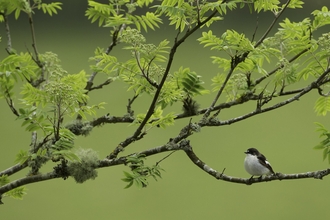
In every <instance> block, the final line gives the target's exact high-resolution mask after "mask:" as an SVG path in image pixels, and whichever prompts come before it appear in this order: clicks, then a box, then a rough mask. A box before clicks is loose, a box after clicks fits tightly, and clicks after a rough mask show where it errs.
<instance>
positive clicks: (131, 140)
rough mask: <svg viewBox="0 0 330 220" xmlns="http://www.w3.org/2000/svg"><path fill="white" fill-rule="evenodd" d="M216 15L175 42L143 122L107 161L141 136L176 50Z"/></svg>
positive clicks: (212, 15)
mask: <svg viewBox="0 0 330 220" xmlns="http://www.w3.org/2000/svg"><path fill="white" fill-rule="evenodd" d="M216 14H217V11H216V10H215V11H214V12H213V13H212V14H211V15H210V16H209V17H208V18H206V19H205V20H204V21H202V22H201V23H199V24H197V25H196V26H195V27H194V28H192V29H191V30H190V31H187V32H186V33H185V35H184V36H183V37H182V38H180V39H179V40H177V39H176V40H175V42H174V45H173V47H172V48H171V51H170V54H169V58H168V62H167V66H166V69H165V72H164V75H163V77H162V79H161V81H160V83H159V85H158V88H157V90H156V92H155V95H154V97H153V100H152V102H151V104H150V107H149V109H148V112H147V114H146V116H145V118H144V119H143V121H142V122H141V124H140V125H139V127H138V128H137V129H136V131H135V132H134V134H133V135H132V136H131V137H128V138H126V140H124V141H123V142H121V143H120V144H119V145H118V146H117V147H116V148H115V149H114V150H113V152H111V153H110V155H109V156H108V158H109V159H112V158H115V157H117V155H118V154H119V153H120V152H121V151H122V150H123V149H124V148H125V147H127V146H128V145H129V144H131V143H132V142H134V141H135V140H136V139H137V138H139V135H141V132H142V129H143V128H144V126H145V125H146V124H147V122H148V120H149V119H150V117H151V116H152V114H153V112H154V109H155V106H156V103H157V100H158V97H159V95H160V92H161V90H162V88H163V85H164V84H165V81H166V79H167V76H168V74H169V72H170V69H171V66H172V62H173V59H174V55H175V53H176V50H177V48H178V47H179V46H180V45H181V44H182V43H183V42H184V41H185V40H186V39H187V38H188V37H189V36H190V35H191V34H193V33H194V32H195V31H197V30H198V29H199V28H200V27H201V26H203V25H204V24H205V23H206V22H208V21H209V20H210V19H211V18H212V17H214V16H215V15H216Z"/></svg>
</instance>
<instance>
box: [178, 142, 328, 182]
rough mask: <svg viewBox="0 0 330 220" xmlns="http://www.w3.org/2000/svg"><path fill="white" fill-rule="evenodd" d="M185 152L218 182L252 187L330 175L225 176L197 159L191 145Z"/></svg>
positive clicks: (324, 172) (317, 172)
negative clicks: (256, 184) (273, 182)
mask: <svg viewBox="0 0 330 220" xmlns="http://www.w3.org/2000/svg"><path fill="white" fill-rule="evenodd" d="M183 150H184V151H185V153H186V154H187V156H188V157H189V159H190V160H191V161H192V162H193V163H194V164H195V165H196V166H198V167H199V168H200V169H202V170H203V171H204V172H206V173H207V174H209V175H211V176H213V177H214V178H216V179H218V180H223V181H226V182H231V183H240V184H246V185H252V184H254V183H262V182H269V181H274V180H293V179H306V178H314V179H322V178H323V177H324V176H327V175H329V174H330V169H325V170H318V171H313V172H306V173H296V174H282V173H276V174H275V175H270V176H263V177H262V178H253V179H250V178H240V177H232V176H228V175H225V174H224V170H225V169H224V170H223V172H221V173H220V172H218V171H216V170H215V169H213V168H211V167H210V166H208V165H207V164H206V163H204V162H203V161H202V160H201V159H200V158H198V157H197V155H196V154H195V153H194V151H193V149H192V147H191V146H190V145H189V147H186V148H184V149H183Z"/></svg>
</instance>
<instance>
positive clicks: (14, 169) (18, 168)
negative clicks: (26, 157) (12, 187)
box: [0, 162, 28, 177]
mask: <svg viewBox="0 0 330 220" xmlns="http://www.w3.org/2000/svg"><path fill="white" fill-rule="evenodd" d="M27 166H28V165H27V162H25V163H23V164H19V163H18V164H16V165H14V166H12V167H9V168H7V169H5V170H3V171H1V172H0V177H1V176H4V175H7V176H10V175H12V174H14V173H17V172H19V171H21V170H23V169H24V168H25V167H27Z"/></svg>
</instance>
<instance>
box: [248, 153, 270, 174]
mask: <svg viewBox="0 0 330 220" xmlns="http://www.w3.org/2000/svg"><path fill="white" fill-rule="evenodd" d="M266 163H268V164H269V162H268V161H266ZM244 168H245V170H246V172H248V173H249V174H251V175H252V176H261V175H264V174H269V173H270V170H269V169H268V168H267V167H264V166H263V165H262V164H260V162H259V160H258V158H257V157H256V156H254V155H251V154H247V155H246V157H245V160H244Z"/></svg>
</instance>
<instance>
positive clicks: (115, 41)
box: [85, 24, 126, 93]
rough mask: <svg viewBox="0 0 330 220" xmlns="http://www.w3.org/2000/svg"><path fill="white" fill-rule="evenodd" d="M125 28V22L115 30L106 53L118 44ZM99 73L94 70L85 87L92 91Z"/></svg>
mask: <svg viewBox="0 0 330 220" xmlns="http://www.w3.org/2000/svg"><path fill="white" fill-rule="evenodd" d="M125 28H126V25H125V24H123V25H121V26H120V27H119V28H118V29H117V30H115V31H114V32H113V35H112V42H111V43H110V45H109V46H108V48H107V49H106V51H105V54H107V55H108V54H110V52H111V51H112V50H113V48H114V47H115V46H116V45H117V44H118V36H119V34H120V33H121V32H122V31H123V30H124V29H125ZM97 74H98V72H93V73H92V74H91V76H90V77H89V79H88V81H87V84H86V87H85V89H86V90H87V91H91V88H92V87H93V84H94V79H95V77H96V75H97ZM87 93H88V92H87Z"/></svg>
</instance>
